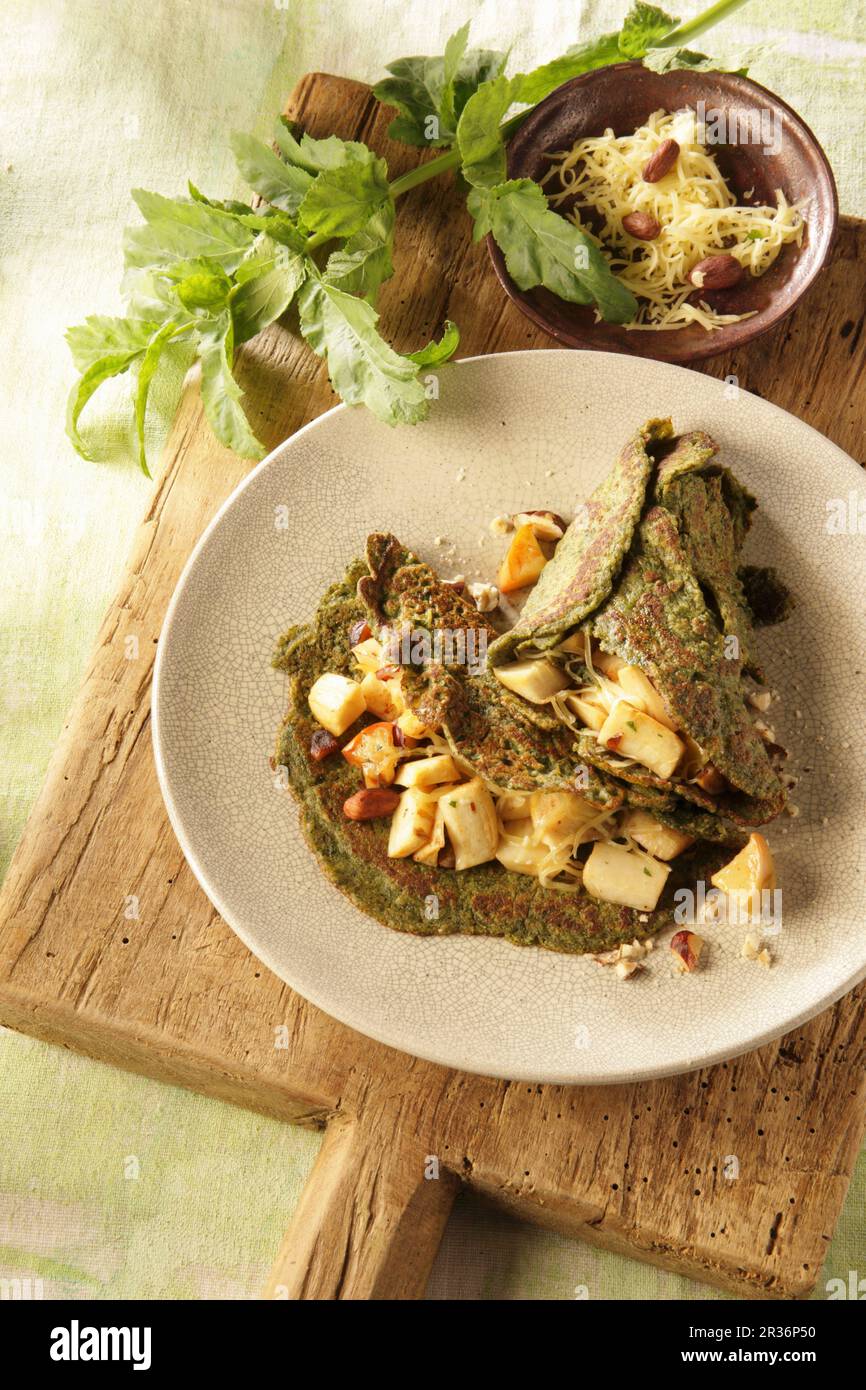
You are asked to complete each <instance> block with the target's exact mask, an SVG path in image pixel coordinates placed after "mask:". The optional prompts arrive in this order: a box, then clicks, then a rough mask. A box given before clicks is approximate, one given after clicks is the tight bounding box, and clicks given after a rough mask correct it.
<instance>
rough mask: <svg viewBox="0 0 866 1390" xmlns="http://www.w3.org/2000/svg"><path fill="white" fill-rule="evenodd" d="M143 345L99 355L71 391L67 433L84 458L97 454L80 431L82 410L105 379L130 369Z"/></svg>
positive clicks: (142, 350) (67, 408) (141, 351)
mask: <svg viewBox="0 0 866 1390" xmlns="http://www.w3.org/2000/svg"><path fill="white" fill-rule="evenodd" d="M144 351H145V349H144V348H143V347H141V348H136V349H135V350H133V349H129V350H128V351H125V352H112V353H107V354H106V355H105V356H104V357H98V358H97V359H96V360H95V361H93V362H91V364H90V366H89V367H88V368H87V370H86V371H85V372H84V373H83V375H82V376H80V377H79V379H78V381H77V382H76V383H75V385H74V386H73V388H72V390H71V391H70V393H69V400H68V402H67V406H66V433H67V435H68V436H69V438H70V440H71V441H72V444H73V447H74V448H75V449H76V451H77V452H78V453H79V454H80V455H81V457H82V458H83V459H89V460H90V461H91V462H93V461H94V459H95V455H94V454H92V453H90V452H89V450H88V448H87V446H86V445H85V443H84V440H83V439H82V438H81V435H80V434H79V433H78V421H79V418H80V416H81V412H82V410H83V409H84V407H85V406H86V405H87V402H88V401H89V400H90V397H91V396H92V395H93V393H94V391H96V390H97V389H98V388H99V387H100V386H101V385H102V383H103V382H104V381H108V380H109V378H110V377H113V376H120V375H122V373H123V372H126V371H128V370H129V368H130V367H131V366H132V364H133V362H135V361H136V360H137V359H138V358H139V357H141V356H142V355H143V353H144Z"/></svg>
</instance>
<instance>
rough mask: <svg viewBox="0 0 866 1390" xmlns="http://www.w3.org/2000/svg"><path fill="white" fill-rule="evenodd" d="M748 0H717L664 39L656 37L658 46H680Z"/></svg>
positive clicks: (656, 45)
mask: <svg viewBox="0 0 866 1390" xmlns="http://www.w3.org/2000/svg"><path fill="white" fill-rule="evenodd" d="M745 3H746V0H716V4H715V5H711V6H710V8H709V9H708V10H704V11H703V12H702V13H701V14H699V15H695V17H694V19H689V20H687V21H686V23H685V24H681V25H680V26H679V28H677V29H672V30H671V32H670V33H669V34H666V35H665V37H664V38H663V39H656V42H655V47H656V48H679V47H681V46H682V44H683V41H684V40H685V39H693V38H696V37H697V35H698V34H703V32H704V30H705V29H711V28H712V26H713V25H714V24H718V22H719V20H720V19H724V18H725V16H726V15H729V14H732V13H733V11H734V10H738V9H739V8H740V6H741V5H745Z"/></svg>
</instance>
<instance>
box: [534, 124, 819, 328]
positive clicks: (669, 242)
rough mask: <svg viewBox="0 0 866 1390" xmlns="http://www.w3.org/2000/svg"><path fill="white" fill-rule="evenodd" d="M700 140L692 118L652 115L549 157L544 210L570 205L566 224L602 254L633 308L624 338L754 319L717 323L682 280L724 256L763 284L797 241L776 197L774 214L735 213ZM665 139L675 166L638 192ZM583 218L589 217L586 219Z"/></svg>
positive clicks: (795, 216)
mask: <svg viewBox="0 0 866 1390" xmlns="http://www.w3.org/2000/svg"><path fill="white" fill-rule="evenodd" d="M698 133H699V132H698V127H697V121H696V118H695V113H694V112H693V111H689V110H685V111H677V112H674V113H673V114H672V115H668V114H667V113H666V112H665V111H654V112H653V114H652V115H651V116H650V117H649V118H648V120H647V122H646V124H645V125H642V126H640V128H639V129H638V130H636V131H635V133H634V135H625V136H615V135H614V133H613V131H612V130H610V129H608V130H606V131H605V133H604V135H601V136H598V137H596V138H593V139H589V140H582V141H579V142H578V143H577V144H575V145H574V147H573V148H572V149H571V150H559V151H557V152H556V153H555V154H553V155H551V156H550V158H551V160H552V161H553V162H552V164H551V167H550V169H549V171H548V172H547V174H545V176H544V178H543V179H542V183H547V182H548V181H549V180H554V181H555V180H556V179H557V177H558V180H559V185H560V190H561V191H556V192H551V193H549V194H548V196H549V198H550V203H551V206H552V207H554V208H555V207H557V206H559V205H560V204H561V203H562V202H564V201H565V199H566V198H568V199H576V201H575V202H574V207H573V209H572V210H571V211H570V212H569V214H568V216H569V217H570V218H571V220H572V221H573V222H575V223H576V224H577V225H578V226H579V227H581V228H582V229H583V231H584V232H586V233H587V235H588V236H590V237H591V238H592V240H593V241H595V242H596V243H597V244H598V245H599V246H601V247H603V248H604V249H605V250H606V251H607V253H608V255H609V259H610V266H611V269H612V270H613V271H614V273H615V274H616V276H617V278H618V279H619V280H620V281H621V282H622V283H623V284H624V285H626V286H627V288H628V289H630V290H631V292H632V293H633V294H634V295H635V296H636V297H637V299H638V301H639V303H640V309H639V311H638V314H637V317H636V318H635V319H634V320H633V322H631V323H629V324H626V325H625V327H627V328H629V329H644V330H646V329H652V330H669V329H676V328H682V327H684V326H685V325H686V324H689V323H699V324H701V325H702V326H703V327H704V328H705V329H707V330H710V329H714V328H720V327H722V326H723V325H724V324H727V323H737V322H739V321H740V320H741V319H746V318H751V317H752V314H751V313H748V314H721V313H718V312H716V310H714V309H712V308H711V307H710V306H709V305H708V304H707V303H705V302H704V301H703V300H702V301H700V302H699V303H697V304H694V303H690V302H689V297H690V296H691V295H692V294H693V293H694V286H693V285H692V284H691V283H690V282H689V280H688V275H689V272H690V271H691V270H692V268H693V267H694V266H695V265H697V263H698V262H699V261H701V260H703V259H704V258H705V257H706V256H712V255H719V254H720V253H722V252H724V253H726V254H728V255H730V256H733V257H734V258H735V260H737V261H739V263H740V265H742V266H743V267H744V268H745V269H746V270H747V271H748V272H749V274H750V275H752V276H759V275H763V274H764V272H765V271H767V270H769V268H770V266H771V265H772V264H773V262H774V261H775V259H776V257H777V256H778V255H779V252H780V251H781V249H782V247H783V246H784V245H785V244H786V243H787V242H792V241H793V242H796V243H797V245H799V244H800V242H801V240H802V236H803V227H804V221H803V216H802V212H801V210H800V207H799V206H798V205H797V204H791V203H789V202H788V201H787V199H786V198H785V195H784V193H783V192H782V190H781V189H776V206H775V207H774V208H773V207H740V206H738V205H737V203H736V201H735V199H734V197H733V195H732V194H731V192H730V190H729V188H728V186H727V184H726V183H725V180H724V179H723V177H722V175H721V173H720V171H719V168H718V165H717V164H716V161H715V159H714V157H713V156H712V155H711V154H709V153H708V151H707V150H706V148H705V147H704V146H703V145H702V144H701V143H700V142H699V139H698ZM667 139H674V140H676V141H677V143H678V145H679V146H680V153H679V157H678V159H677V162H676V164H675V166H674V168H673V169H672V170H671V171H670V173H669V174H666V175H665V177H664V178H662V179H660V180H659V182H658V183H645V182H644V181H643V179H642V177H641V175H642V171H643V168H644V165H645V164H646V162H647V160H648V159H649V158H650V156H651V155H652V154H653V153H654V152H655V151H656V150H657V149H658V147H659V145H660V144H661V143H662V141H663V140H667ZM588 210H591V211H592V214H594V216H587V212H588ZM581 212H583V213H584V216H583V217H582V216H581ZM631 212H645V213H648V214H649V215H650V216H652V217H654V218H655V220H656V221H657V222H658V223H659V225H660V227H661V230H660V232H659V235H658V236H657V237H656V238H655V239H654V240H653V241H639V240H637V239H636V238H635V237H633V236H631V235H630V234H629V233H628V232H626V231H625V229H624V228H623V225H622V219H623V217H625V216H627V215H628V214H629V213H631ZM599 222H600V234H597V233H596V230H595V228H596V227H597V226H598V225H599ZM587 223H589V224H590V225H587Z"/></svg>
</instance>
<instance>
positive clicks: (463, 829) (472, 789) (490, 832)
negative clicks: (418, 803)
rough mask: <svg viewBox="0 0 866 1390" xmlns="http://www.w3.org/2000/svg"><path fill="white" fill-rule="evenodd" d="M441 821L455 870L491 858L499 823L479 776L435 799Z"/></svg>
mask: <svg viewBox="0 0 866 1390" xmlns="http://www.w3.org/2000/svg"><path fill="white" fill-rule="evenodd" d="M439 805H440V806H441V807H442V819H443V820H444V822H445V829H446V830H447V831H448V838H449V839H450V841H451V845H452V847H453V849H454V867H455V869H471V868H472V867H473V866H474V865H475V864H485V863H486V862H487V860H488V859H493V858H495V855H496V848H497V845H498V844H499V821H498V820H497V819H496V807H495V806H494V804H493V797H492V796H491V795H490V793H489V791H488V790H487V788H486V787H485V785H484V783H483V782H482V780H481V778H480V777H473V779H472V781H471V782H464V783H463V784H462V785H461V786H459V787H454V789H453V790H452V791H450V792H449V793H448V795H447V796H442V797H440V799H439Z"/></svg>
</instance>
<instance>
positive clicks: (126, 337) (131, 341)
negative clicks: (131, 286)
mask: <svg viewBox="0 0 866 1390" xmlns="http://www.w3.org/2000/svg"><path fill="white" fill-rule="evenodd" d="M158 327H159V323H158V321H154V320H152V319H139V318H128V319H121V318H108V317H107V316H106V315H104V314H91V315H90V317H89V318H87V319H85V320H84V323H79V324H76V326H75V327H74V328H67V330H66V341H67V343H68V344H69V350H70V352H71V353H72V360H73V362H74V363H75V366H76V368H77V369H78V371H79V372H86V371H87V369H88V367H92V366H93V364H94V363H95V362H98V361H99V360H100V359H101V358H103V357H108V356H110V355H120V354H121V353H125V352H131V353H133V355H134V354H136V353H138V352H143V351H144V349H145V348H146V347H147V345H148V343H149V342H150V340H151V338H152V337H153V335H154V333H155V332H156V330H157V329H158Z"/></svg>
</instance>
